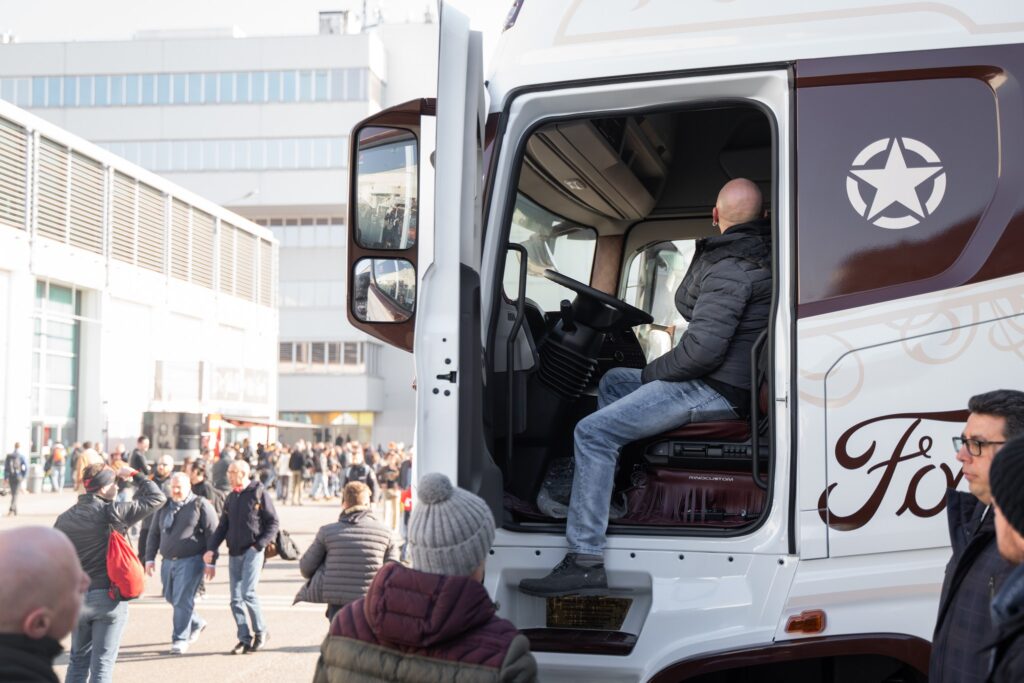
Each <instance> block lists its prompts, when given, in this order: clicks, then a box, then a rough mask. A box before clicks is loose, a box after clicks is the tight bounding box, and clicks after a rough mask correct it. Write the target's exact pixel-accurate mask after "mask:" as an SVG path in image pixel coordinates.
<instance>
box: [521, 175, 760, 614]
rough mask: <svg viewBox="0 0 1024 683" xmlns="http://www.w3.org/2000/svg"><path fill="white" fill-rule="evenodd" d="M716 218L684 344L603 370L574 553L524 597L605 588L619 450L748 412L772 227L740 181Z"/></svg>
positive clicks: (585, 432)
mask: <svg viewBox="0 0 1024 683" xmlns="http://www.w3.org/2000/svg"><path fill="white" fill-rule="evenodd" d="M711 218H712V225H714V226H715V227H717V228H718V229H719V231H720V232H721V234H720V235H715V236H713V237H707V238H704V239H702V240H700V241H698V242H697V249H696V252H695V253H694V257H693V261H692V262H691V264H690V269H689V270H688V271H687V273H686V276H685V277H684V278H683V282H682V284H680V286H679V289H678V290H676V296H675V303H676V308H677V309H679V312H680V313H681V314H682V316H683V318H684V319H685V320H686V321H687V322H688V325H687V328H686V331H685V332H684V333H683V335H682V337H681V338H680V340H679V343H678V344H677V345H676V346H675V348H673V349H672V350H670V351H668V352H667V353H665V354H664V355H663V356H661V357H659V358H656V359H654V360H653V361H652V362H651V363H649V364H648V365H647V367H645V368H644V369H643V370H637V369H634V368H612V369H611V370H609V371H608V372H607V373H605V375H604V377H602V378H601V382H600V384H599V386H598V396H597V407H598V409H597V411H596V412H594V413H591V414H590V415H588V416H587V417H585V418H584V419H582V420H580V422H579V423H578V424H577V425H576V431H575V433H574V440H575V441H574V447H575V460H576V462H575V468H576V469H575V474H574V476H573V483H572V498H571V499H570V502H569V516H568V519H567V521H566V531H565V535H566V540H567V541H568V546H569V548H568V553H567V554H566V556H565V559H563V560H562V561H561V563H559V564H558V566H556V567H555V569H554V570H553V571H552V572H551V573H550V574H548V575H547V576H545V577H543V578H539V579H523V580H522V581H521V582H520V584H519V589H520V590H521V591H523V592H524V593H528V594H530V595H538V596H542V597H554V596H560V595H599V594H602V593H604V592H606V591H607V589H608V582H607V579H606V577H605V571H604V548H605V541H606V539H605V531H606V528H607V526H608V511H609V506H610V502H611V495H612V486H613V483H614V482H613V480H614V477H615V466H616V462H617V461H618V458H619V451H620V449H621V448H622V447H623V446H625V445H626V444H628V443H631V442H633V441H636V440H638V439H642V438H644V437H648V436H653V435H655V434H660V433H661V432H664V431H666V430H669V429H674V428H676V427H679V426H681V425H684V424H687V423H689V422H709V421H716V420H729V419H736V418H738V417H745V416H746V414H747V413H748V411H749V408H748V406H749V405H750V391H751V387H750V351H751V348H752V346H753V345H754V342H755V341H756V339H757V337H758V336H759V335H760V334H761V332H762V331H763V330H764V329H765V328H766V327H767V325H768V318H769V315H770V312H771V299H772V268H771V261H772V256H771V226H770V224H769V222H768V221H767V220H766V219H765V212H764V209H763V208H762V198H761V191H760V190H759V189H758V187H757V185H755V184H754V183H753V182H751V181H749V180H746V179H744V178H737V179H735V180H731V181H729V182H728V183H726V184H725V186H724V187H722V189H721V191H720V192H719V193H718V199H717V201H716V202H715V208H714V209H713V210H712V214H711Z"/></svg>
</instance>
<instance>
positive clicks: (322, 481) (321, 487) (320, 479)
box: [309, 472, 328, 498]
mask: <svg viewBox="0 0 1024 683" xmlns="http://www.w3.org/2000/svg"><path fill="white" fill-rule="evenodd" d="M318 492H319V493H322V494H323V495H324V496H327V495H328V493H327V478H326V477H325V476H324V475H323V474H321V473H320V472H317V473H316V474H314V475H313V490H312V491H310V493H309V497H310V498H319V497H320V496H318V495H317V493H318Z"/></svg>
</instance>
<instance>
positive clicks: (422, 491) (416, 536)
mask: <svg viewBox="0 0 1024 683" xmlns="http://www.w3.org/2000/svg"><path fill="white" fill-rule="evenodd" d="M416 497H417V498H418V499H419V500H417V502H416V505H414V506H413V509H412V516H411V518H410V519H409V531H408V540H409V554H410V555H411V557H412V566H413V569H417V570H419V571H422V572H427V573H428V574H444V575H446V576H469V575H470V574H472V573H473V571H474V570H476V568H477V567H479V566H480V565H481V564H483V562H484V559H485V558H486V557H487V553H488V551H490V549H491V543H493V542H494V515H492V514H491V509H490V508H489V507H487V503H485V502H484V501H483V499H482V498H480V497H479V496H477V495H475V494H472V493H470V492H469V491H467V490H465V489H461V488H459V487H457V486H454V485H453V484H452V482H451V480H449V479H448V477H446V476H445V475H443V474H441V473H439V472H432V473H430V474H425V475H423V477H422V478H420V481H419V484H418V485H417V487H416Z"/></svg>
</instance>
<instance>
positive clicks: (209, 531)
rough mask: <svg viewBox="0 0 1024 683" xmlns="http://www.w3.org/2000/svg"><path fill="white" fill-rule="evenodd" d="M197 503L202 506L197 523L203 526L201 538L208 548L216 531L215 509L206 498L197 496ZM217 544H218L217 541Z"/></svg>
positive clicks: (215, 555) (215, 559)
mask: <svg viewBox="0 0 1024 683" xmlns="http://www.w3.org/2000/svg"><path fill="white" fill-rule="evenodd" d="M199 504H200V505H201V506H202V507H201V508H200V510H199V523H200V524H201V525H202V527H203V538H205V539H206V544H207V548H206V549H207V550H209V549H210V548H209V544H210V539H212V538H213V535H214V534H215V533H217V523H218V520H217V510H216V509H215V508H214V507H213V503H211V502H210V501H209V500H207V499H206V498H202V497H201V498H199ZM218 545H220V544H219V543H218ZM147 549H148V548H147ZM213 562H214V564H216V562H217V549H216V548H214V549H213Z"/></svg>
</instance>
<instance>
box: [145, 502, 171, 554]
mask: <svg viewBox="0 0 1024 683" xmlns="http://www.w3.org/2000/svg"><path fill="white" fill-rule="evenodd" d="M166 509H167V508H166V506H165V507H163V508H161V509H159V510H157V511H156V512H155V513H153V523H152V524H151V525H150V526H149V532H148V534H147V538H146V556H145V557H144V558H142V559H143V561H144V562H156V551H157V550H159V549H160V535H161V531H160V527H162V526H163V524H162V523H161V522H160V516H161V515H162V514H166V513H165V512H164V511H165V510H166Z"/></svg>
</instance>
